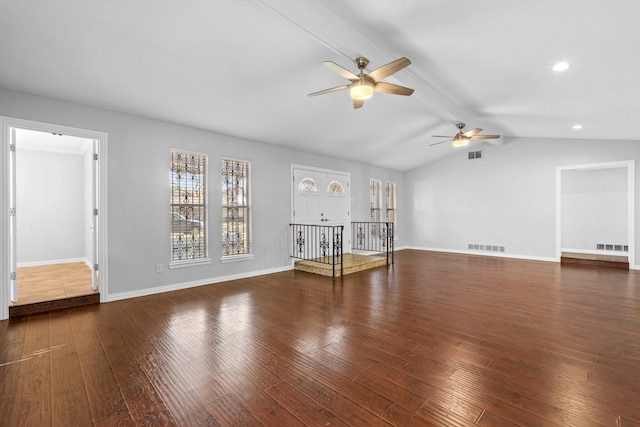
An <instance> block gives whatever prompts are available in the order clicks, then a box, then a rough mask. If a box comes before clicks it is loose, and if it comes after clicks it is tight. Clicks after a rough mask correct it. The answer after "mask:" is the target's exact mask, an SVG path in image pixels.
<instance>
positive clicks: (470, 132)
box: [462, 128, 482, 137]
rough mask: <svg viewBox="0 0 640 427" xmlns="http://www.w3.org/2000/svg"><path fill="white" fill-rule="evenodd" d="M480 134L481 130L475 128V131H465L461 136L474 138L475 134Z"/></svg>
mask: <svg viewBox="0 0 640 427" xmlns="http://www.w3.org/2000/svg"><path fill="white" fill-rule="evenodd" d="M480 132H482V129H480V128H475V129H471V130H468V131H466V132H465V133H463V134H462V135H464V136H466V137H470V136H474V135H475V134H477V133H480Z"/></svg>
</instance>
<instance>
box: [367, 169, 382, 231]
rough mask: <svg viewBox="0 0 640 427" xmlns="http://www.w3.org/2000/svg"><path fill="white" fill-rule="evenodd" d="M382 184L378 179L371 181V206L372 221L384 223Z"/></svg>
mask: <svg viewBox="0 0 640 427" xmlns="http://www.w3.org/2000/svg"><path fill="white" fill-rule="evenodd" d="M381 187H382V182H380V181H379V180H377V179H372V180H370V181H369V204H370V207H371V221H373V222H380V221H382V192H381Z"/></svg>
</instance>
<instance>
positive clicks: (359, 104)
mask: <svg viewBox="0 0 640 427" xmlns="http://www.w3.org/2000/svg"><path fill="white" fill-rule="evenodd" d="M363 105H364V99H354V100H353V109H354V110H355V109H356V108H361V107H362V106H363Z"/></svg>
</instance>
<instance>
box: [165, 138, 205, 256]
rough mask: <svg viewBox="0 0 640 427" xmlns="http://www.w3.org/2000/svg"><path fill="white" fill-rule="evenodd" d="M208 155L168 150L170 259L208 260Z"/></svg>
mask: <svg viewBox="0 0 640 427" xmlns="http://www.w3.org/2000/svg"><path fill="white" fill-rule="evenodd" d="M206 183H207V156H206V155H203V154H195V153H187V152H180V151H173V150H172V151H171V262H172V263H180V262H190V261H200V260H205V259H207V230H206V226H205V225H206V223H207V192H206V190H207V189H206Z"/></svg>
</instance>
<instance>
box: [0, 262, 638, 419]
mask: <svg viewBox="0 0 640 427" xmlns="http://www.w3.org/2000/svg"><path fill="white" fill-rule="evenodd" d="M395 260H396V262H395V264H394V265H393V266H391V267H388V268H387V267H380V268H377V269H375V270H370V271H364V272H359V273H354V274H351V275H348V276H345V277H344V278H342V279H336V280H335V281H332V279H330V278H327V277H322V276H315V275H312V274H309V273H304V272H297V271H288V272H284V273H278V274H272V275H266V276H260V277H255V278H251V279H243V280H237V281H233V282H227V283H220V284H215V285H211V286H203V287H198V288H193V289H188V290H184V291H176V292H170V293H165V294H160V295H154V296H149V297H144V298H137V299H130V300H125V301H119V302H113V303H108V304H102V305H95V306H86V307H78V308H73V309H67V310H61V311H55V312H50V313H48V314H39V315H33V316H28V317H24V318H19V319H15V320H10V321H2V322H0V425H1V426H19V425H33V426H42V425H78V426H88V425H92V424H93V425H103V426H116V425H184V426H196V425H214V426H215V425H225V426H226V425H234V426H259V425H266V426H346V425H350V426H390V425H393V426H403V427H404V426H432V425H438V426H470V425H482V426H512V425H531V426H552V425H562V426H580V427H582V426H592V425H604V426H632V425H640V273H639V272H636V271H625V270H620V269H612V268H596V267H591V266H576V265H560V264H556V263H547V262H536V261H523V260H510V259H501V258H490V257H481V256H466V255H454V254H443V253H433V252H420V251H411V250H404V251H399V252H397V253H396V258H395Z"/></svg>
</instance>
